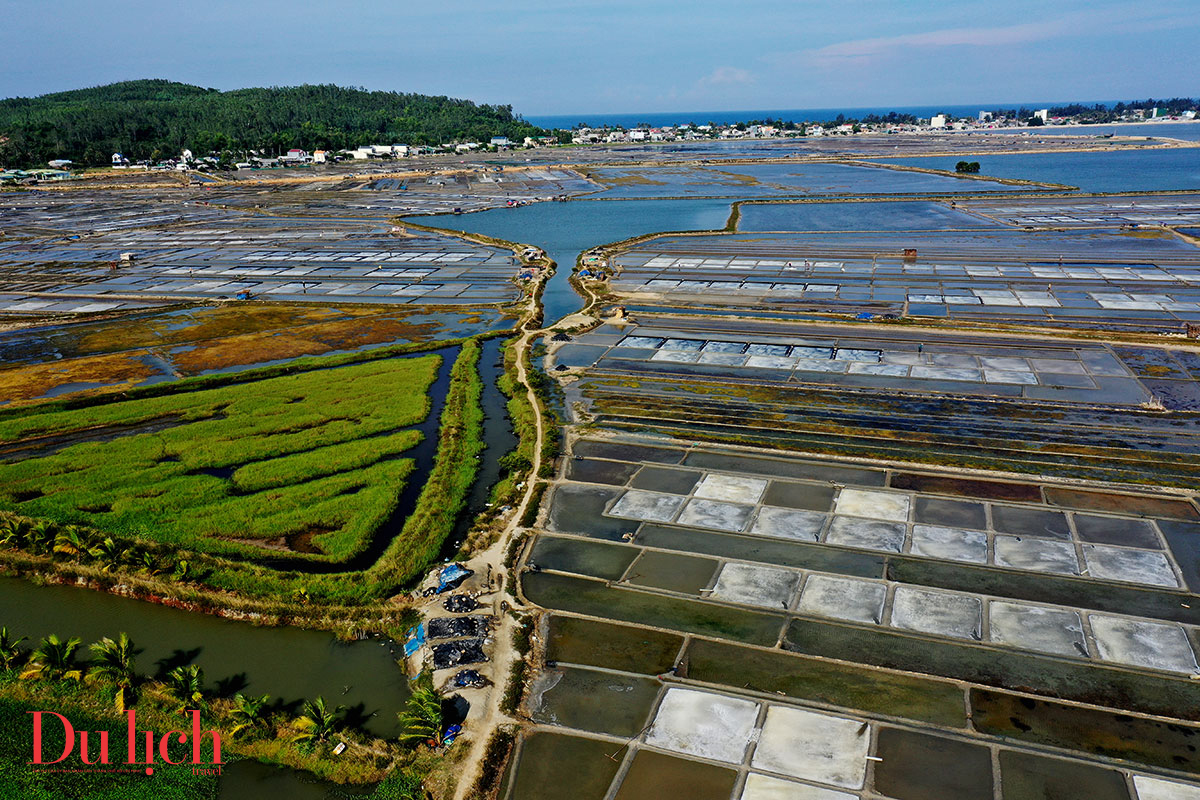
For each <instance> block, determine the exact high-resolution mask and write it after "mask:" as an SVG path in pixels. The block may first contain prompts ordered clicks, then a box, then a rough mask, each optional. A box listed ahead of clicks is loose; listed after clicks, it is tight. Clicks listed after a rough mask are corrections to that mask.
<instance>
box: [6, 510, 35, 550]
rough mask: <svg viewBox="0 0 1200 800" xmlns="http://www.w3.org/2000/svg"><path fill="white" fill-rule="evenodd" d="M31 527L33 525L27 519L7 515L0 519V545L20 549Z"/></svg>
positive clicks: (27, 537) (23, 545)
mask: <svg viewBox="0 0 1200 800" xmlns="http://www.w3.org/2000/svg"><path fill="white" fill-rule="evenodd" d="M32 529H33V526H32V525H30V524H29V520H27V519H21V518H19V517H9V518H7V519H5V520H3V521H0V545H3V546H4V547H9V548H12V549H13V550H21V549H23V548H24V547H25V542H26V541H27V540H28V539H29V532H30V530H32Z"/></svg>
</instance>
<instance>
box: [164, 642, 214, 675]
mask: <svg viewBox="0 0 1200 800" xmlns="http://www.w3.org/2000/svg"><path fill="white" fill-rule="evenodd" d="M203 649H204V648H202V647H195V648H192V649H191V650H180V649H176V650H175V651H173V652H172V653H171V654H170V655H169V656H164V657H163V658H160V659H159V660H158V661H155V662H154V666H156V667H157V668H158V672H157V673H156V674H157V677H158V678H159V679H160V680H162V679H164V678H166V677H167V673H168V672H170V671H171V670H173V669H175V668H176V667H186V666H187V665H188V664H191V663H192V662H193V661H195V660H196V659H197V658H198V657H199V656H200V652H201V651H202V650H203Z"/></svg>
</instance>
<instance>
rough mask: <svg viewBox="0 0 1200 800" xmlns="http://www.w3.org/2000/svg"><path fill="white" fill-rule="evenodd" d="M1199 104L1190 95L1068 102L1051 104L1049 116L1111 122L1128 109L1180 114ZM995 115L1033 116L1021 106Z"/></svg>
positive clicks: (1001, 109)
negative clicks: (1160, 98)
mask: <svg viewBox="0 0 1200 800" xmlns="http://www.w3.org/2000/svg"><path fill="white" fill-rule="evenodd" d="M1198 106H1200V101H1197V100H1193V99H1192V98H1190V97H1173V98H1171V99H1170V100H1167V99H1163V100H1155V99H1154V98H1150V99H1148V100H1131V101H1129V102H1128V103H1125V102H1120V103H1116V104H1115V105H1112V106H1109V105H1107V104H1105V103H1095V104H1093V105H1085V104H1083V103H1068V104H1067V105H1064V106H1051V107H1050V116H1051V117H1072V118H1074V119H1075V120H1076V121H1078V122H1112V121H1114V120H1119V119H1121V118H1123V117H1124V116H1125V115H1127V114H1128V113H1129V112H1130V111H1136V110H1139V109H1140V110H1143V111H1149V110H1150V109H1152V108H1157V109H1159V111H1161V112H1164V113H1166V114H1180V113H1182V112H1184V111H1190V110H1192V109H1195V108H1197V107H1198ZM994 113H995V114H996V116H1006V117H1015V118H1017V119H1029V118H1030V117H1032V116H1033V110H1032V109H1029V108H1025V107H1024V106H1022V107H1021V108H1019V109H1013V108H1008V109H1005V108H998V109H996V110H995V112H994Z"/></svg>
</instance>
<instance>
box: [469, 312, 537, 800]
mask: <svg viewBox="0 0 1200 800" xmlns="http://www.w3.org/2000/svg"><path fill="white" fill-rule="evenodd" d="M536 297H537V293H536V292H535V293H534V294H533V296H531V298H530V307H529V311H528V315H527V316H526V320H529V319H533V318H534V316H535V314H536V312H537V306H538V303H537V299H536ZM545 332H546V329H545V328H537V329H533V330H525V331H524V332H523V333H522V334H521V337H520V338H519V339H518V340H517V342H516V345H515V348H514V352H516V354H517V381H518V383H519V384H520V385H521V386H523V387H524V388H525V397H526V398H527V399H528V401H529V403H530V405H531V407H532V408H533V409H534V415H533V417H534V423H535V428H536V432H537V435H536V437H535V439H534V446H533V465H532V467H530V472H529V475H530V477H529V479H528V480H527V481H526V486H525V493H524V494H523V495H522V496H521V502H520V503H518V504H517V507H516V509H515V510H514V511H513V512H512V514H511V516H510V518H509V521H508V524H507V525H505V526H504V531H503V532H502V533H501V535H500V536H499V538H498V540H497V541H496V543H495V544H493V545H492V546H491V547H489V548H488V549H487V550H484V551H483V552H482V553H479V554H478V555H477V556H476V557H475V558H472V559H471V560H470V561H469V562H468V564H469V565H470V568H471V569H474V570H475V571H476V572H477V573H479V572H481V571H488V570H490V572H491V574H492V575H494V576H495V578H494V580H496V581H497V582H498V585H499V586H500V587H503V586H504V585H505V584H506V582H507V580H508V569H507V567H506V566H505V563H504V561H505V558H504V556H505V554H506V553H507V552H508V548H509V545H510V544H511V542H512V540H513V537H514V536H516V535H518V534H519V533H520V531H521V529H522V526H521V520H522V519H524V517H525V511H526V509H528V508H529V504H530V502H531V501H532V499H533V489H534V486H535V485H536V483H537V481H536V476H537V474H538V472H539V471H540V470H541V466H542V442H543V441H545V438H546V431H545V425H546V423H545V419H544V418H543V416H542V412H541V404H540V402H539V401H538V397H537V395H536V394H535V393H534V391H533V388H532V387H531V386H530V384H529V372H528V369H527V367H526V358H527V357H528V354H529V345H530V342H532V341H533V339H534V338H536V337H538V336H541V335H542V334H543V333H545ZM501 598H504V601H507V602H508V603H509V604H510V605H512V606H514V607H516V608H524V604H523V603H521V602H520V601H519V600H517V599H514V598H511V597H510V596H507V595H505V594H504V592H503V588H501V589H499V590H497V593H496V595H495V599H494V600H493V604H494V605H499V603H500V602H502V601H501ZM493 613H495V614H496V616H497V619H498V620H499V625H498V626H497V628H496V631H495V634H494V635H495V649H494V650H493V653H492V661H491V671H492V676H493V682H492V685H491V686H489V687H487V688H486V689H483V690H480V691H479V692H478V695H477V696H475V697H470V696H467V694H466V693H463V694H464V697H466V699H467V700H468V702H470V703H471V708H472V710H474V709H476V708H478V707H479V705H482V706H483V711H482V715H480V716H477V717H474V718H473V719H471V730H472V734H471V738H470V742H471V749H470V751H469V752H468V753H467V755H466V756H465V757H464V758H463V761H462V772H461V773H460V774H459V777H458V783H457V785H456V787H455V792H454V800H465V798H466V797H467V795H468V794H469V793H470V791H471V789H472V788H473V787H474V786H475V781H476V780H477V779H478V777H479V769H480V765H481V764H482V763H483V756H484V752H485V751H486V749H487V744H488V741H490V739H491V736H492V732H493V731H494V730H495V729H496V728H497V727H498V726H500V725H504V724H508V723H516V722H518V720H515V719H513V718H512V717H510V716H509V715H508V714H505V713H504V712H503V711H502V710H501V708H500V702H501V700H502V698H503V697H504V692H505V689H506V688H507V687H506V682H507V677H508V674H509V671H510V669H511V665H512V663H513V659H514V657H515V656H516V653H515V651H514V649H513V646H512V637H513V629H514V627H515V623H514V620H513V618H512V616H511V615H509V614H507V613H504V612H503V611H502V609H500V608H498V607H497V608H493Z"/></svg>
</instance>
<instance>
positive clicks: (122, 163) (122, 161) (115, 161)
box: [112, 153, 129, 167]
mask: <svg viewBox="0 0 1200 800" xmlns="http://www.w3.org/2000/svg"><path fill="white" fill-rule="evenodd" d="M112 165H113V166H114V167H128V166H129V159H128V158H126V157H125V156H123V155H122V154H120V153H113V154H112Z"/></svg>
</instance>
